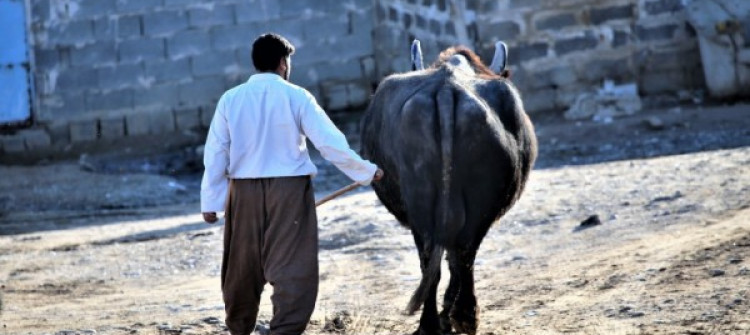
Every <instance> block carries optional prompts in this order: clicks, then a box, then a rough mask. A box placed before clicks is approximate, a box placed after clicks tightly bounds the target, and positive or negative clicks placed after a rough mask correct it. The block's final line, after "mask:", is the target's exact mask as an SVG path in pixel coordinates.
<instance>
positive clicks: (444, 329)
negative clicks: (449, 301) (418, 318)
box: [440, 314, 453, 334]
mask: <svg viewBox="0 0 750 335" xmlns="http://www.w3.org/2000/svg"><path fill="white" fill-rule="evenodd" d="M451 327H453V325H451V319H450V318H449V317H448V315H447V314H440V333H442V334H453V331H452V328H451Z"/></svg>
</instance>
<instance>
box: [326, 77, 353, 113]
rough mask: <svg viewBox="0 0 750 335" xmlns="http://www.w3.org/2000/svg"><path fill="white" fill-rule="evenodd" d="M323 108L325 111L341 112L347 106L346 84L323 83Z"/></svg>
mask: <svg viewBox="0 0 750 335" xmlns="http://www.w3.org/2000/svg"><path fill="white" fill-rule="evenodd" d="M321 88H322V89H323V92H322V94H323V101H322V102H323V106H324V108H325V109H326V110H341V109H344V108H346V107H348V106H349V97H348V92H347V89H346V84H337V83H323V84H322V85H321Z"/></svg>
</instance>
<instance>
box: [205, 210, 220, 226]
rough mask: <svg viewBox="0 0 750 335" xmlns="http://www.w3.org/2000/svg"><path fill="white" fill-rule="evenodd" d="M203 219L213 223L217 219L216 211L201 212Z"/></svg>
mask: <svg viewBox="0 0 750 335" xmlns="http://www.w3.org/2000/svg"><path fill="white" fill-rule="evenodd" d="M203 221H206V222H207V223H214V222H216V221H219V218H218V217H216V212H206V213H203Z"/></svg>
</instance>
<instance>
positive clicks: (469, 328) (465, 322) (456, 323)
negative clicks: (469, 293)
mask: <svg viewBox="0 0 750 335" xmlns="http://www.w3.org/2000/svg"><path fill="white" fill-rule="evenodd" d="M451 325H452V326H453V329H455V330H456V333H459V334H469V335H476V333H477V326H478V325H479V318H478V317H477V314H476V313H475V312H474V311H471V312H458V311H456V310H455V309H454V310H453V313H451Z"/></svg>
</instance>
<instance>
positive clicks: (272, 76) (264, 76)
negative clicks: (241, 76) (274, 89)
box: [247, 72, 284, 81]
mask: <svg viewBox="0 0 750 335" xmlns="http://www.w3.org/2000/svg"><path fill="white" fill-rule="evenodd" d="M258 80H284V79H283V78H281V76H280V75H278V74H277V73H273V72H260V73H256V74H254V75H252V76H250V79H248V80H247V81H258Z"/></svg>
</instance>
